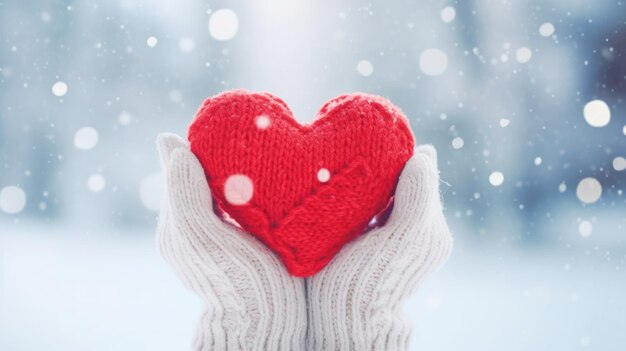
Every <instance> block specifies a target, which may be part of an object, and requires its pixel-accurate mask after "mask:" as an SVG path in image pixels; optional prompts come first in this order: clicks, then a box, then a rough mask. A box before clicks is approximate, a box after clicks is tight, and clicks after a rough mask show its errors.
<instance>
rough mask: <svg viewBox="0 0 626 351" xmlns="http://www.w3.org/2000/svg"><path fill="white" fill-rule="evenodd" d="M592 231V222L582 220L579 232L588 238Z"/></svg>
mask: <svg viewBox="0 0 626 351" xmlns="http://www.w3.org/2000/svg"><path fill="white" fill-rule="evenodd" d="M592 231H593V225H592V224H591V222H589V221H581V222H580V223H579V224H578V232H579V233H580V235H581V236H582V237H583V238H586V237H588V236H589V235H591V232H592Z"/></svg>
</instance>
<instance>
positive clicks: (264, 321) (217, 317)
mask: <svg viewBox="0 0 626 351" xmlns="http://www.w3.org/2000/svg"><path fill="white" fill-rule="evenodd" d="M157 144H158V148H159V153H160V155H161V162H162V167H163V171H164V174H165V178H166V196H165V200H164V202H163V206H162V209H161V215H160V216H159V229H158V242H159V246H160V249H161V252H162V255H163V256H164V257H165V259H166V261H167V262H168V263H169V264H170V265H171V266H172V267H173V268H174V269H175V270H176V272H177V273H178V275H179V276H180V278H181V279H182V281H183V282H184V284H185V285H186V286H187V287H188V288H190V289H192V290H193V291H194V292H195V293H196V294H198V295H199V296H200V297H201V298H202V299H203V300H204V302H205V304H206V310H205V311H204V314H203V317H202V319H201V321H200V323H199V326H198V330H197V337H196V342H195V349H196V350H227V349H228V350H302V349H304V344H305V339H306V323H307V311H306V300H305V287H304V279H299V278H295V277H292V276H290V275H289V274H288V273H287V271H286V269H285V267H284V266H283V264H282V263H281V262H280V260H279V259H278V258H277V256H276V255H274V254H273V253H272V252H271V251H270V250H269V249H268V248H267V247H266V246H265V245H263V244H262V243H261V242H259V241H258V240H256V239H255V238H253V237H252V236H251V235H248V234H246V233H244V232H242V231H240V230H238V229H237V228H235V227H233V226H231V225H229V224H227V223H225V222H223V221H222V220H221V219H220V218H219V217H217V216H216V215H215V214H214V212H213V208H212V199H211V192H210V190H209V187H208V184H207V180H206V178H205V174H204V171H203V169H202V166H201V165H200V163H199V162H198V160H197V159H196V157H195V156H194V155H193V153H191V151H190V150H189V146H188V145H187V142H186V141H185V140H183V139H182V138H180V137H178V136H176V135H174V134H161V135H160V136H159V138H158V141H157Z"/></svg>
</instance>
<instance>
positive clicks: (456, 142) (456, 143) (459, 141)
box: [452, 137, 465, 150]
mask: <svg viewBox="0 0 626 351" xmlns="http://www.w3.org/2000/svg"><path fill="white" fill-rule="evenodd" d="M463 145H465V141H463V138H461V137H456V138H454V139H452V147H453V148H454V149H457V150H458V149H460V148H462V147H463Z"/></svg>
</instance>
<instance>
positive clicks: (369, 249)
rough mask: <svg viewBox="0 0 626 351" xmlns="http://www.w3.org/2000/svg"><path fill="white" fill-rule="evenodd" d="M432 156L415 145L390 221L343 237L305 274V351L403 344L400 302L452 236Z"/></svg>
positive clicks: (404, 324)
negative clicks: (333, 252) (331, 254)
mask: <svg viewBox="0 0 626 351" xmlns="http://www.w3.org/2000/svg"><path fill="white" fill-rule="evenodd" d="M436 158H437V155H436V151H435V149H434V148H433V147H432V146H430V145H425V146H420V147H418V148H416V149H415V154H414V156H413V157H412V158H411V159H410V160H409V161H408V162H407V164H406V165H405V167H404V169H403V171H402V174H401V176H400V179H399V181H398V185H397V188H396V192H395V199H394V205H393V210H392V211H391V214H390V217H389V219H388V221H387V223H386V224H385V225H384V226H382V227H379V228H376V229H374V230H372V231H370V232H369V233H365V234H364V235H362V236H361V237H359V238H358V239H356V240H354V241H353V242H351V243H349V244H347V245H346V246H345V247H344V248H343V249H342V250H341V251H340V252H339V254H338V255H337V256H336V257H335V258H334V259H333V261H331V263H330V264H329V265H328V266H326V267H325V268H324V269H323V270H322V271H320V272H319V273H318V274H316V275H314V276H312V277H311V278H308V279H307V305H308V308H309V316H308V334H307V349H309V350H405V349H407V348H408V336H409V334H410V326H409V325H408V323H407V321H406V320H405V319H404V318H403V316H402V314H401V308H402V302H403V301H404V300H405V299H406V297H407V296H408V295H409V294H410V293H411V291H412V290H413V289H414V288H415V287H416V286H417V285H418V284H419V283H420V282H421V281H422V280H423V279H424V278H425V277H426V276H427V275H428V274H429V273H430V272H432V271H433V270H434V269H435V268H436V267H437V266H439V265H440V264H441V263H442V262H443V261H444V260H445V259H446V258H447V257H448V255H449V252H450V250H451V248H452V237H451V235H450V232H449V230H448V226H447V224H446V221H445V218H444V216H443V211H442V205H441V200H440V195H439V175H438V170H437V160H436Z"/></svg>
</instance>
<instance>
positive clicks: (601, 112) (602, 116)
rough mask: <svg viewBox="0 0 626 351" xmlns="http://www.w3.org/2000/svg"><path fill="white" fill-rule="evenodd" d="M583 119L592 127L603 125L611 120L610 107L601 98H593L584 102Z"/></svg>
mask: <svg viewBox="0 0 626 351" xmlns="http://www.w3.org/2000/svg"><path fill="white" fill-rule="evenodd" d="M583 116H584V117H585V121H586V122H587V123H588V124H589V125H590V126H592V127H596V128H600V127H604V126H606V125H607V124H609V122H610V121H611V109H610V108H609V105H607V104H606V102H604V101H602V100H593V101H589V102H588V103H586V104H585V107H584V108H583Z"/></svg>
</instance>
